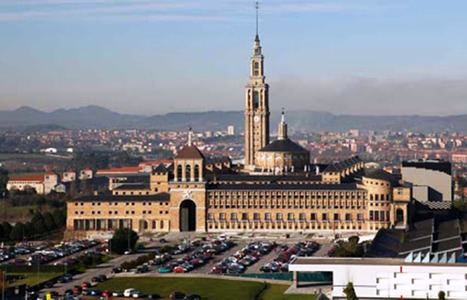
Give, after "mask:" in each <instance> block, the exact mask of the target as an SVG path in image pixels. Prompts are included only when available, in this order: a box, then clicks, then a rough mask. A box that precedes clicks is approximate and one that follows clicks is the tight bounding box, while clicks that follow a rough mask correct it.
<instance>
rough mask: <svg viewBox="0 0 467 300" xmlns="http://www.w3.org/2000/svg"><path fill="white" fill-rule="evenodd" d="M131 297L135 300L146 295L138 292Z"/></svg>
mask: <svg viewBox="0 0 467 300" xmlns="http://www.w3.org/2000/svg"><path fill="white" fill-rule="evenodd" d="M131 297H133V298H143V297H144V294H143V293H142V292H140V291H136V292H134V293H133V294H132V295H131Z"/></svg>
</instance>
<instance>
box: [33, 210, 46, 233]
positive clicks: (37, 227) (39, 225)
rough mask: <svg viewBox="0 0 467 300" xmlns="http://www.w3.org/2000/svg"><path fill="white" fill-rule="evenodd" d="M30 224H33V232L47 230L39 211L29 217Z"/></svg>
mask: <svg viewBox="0 0 467 300" xmlns="http://www.w3.org/2000/svg"><path fill="white" fill-rule="evenodd" d="M31 223H32V225H34V234H35V235H40V234H43V233H45V232H47V226H46V225H45V221H44V216H42V214H41V213H36V214H34V216H33V217H32V219H31Z"/></svg>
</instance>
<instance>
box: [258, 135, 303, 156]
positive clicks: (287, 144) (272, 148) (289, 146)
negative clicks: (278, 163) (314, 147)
mask: <svg viewBox="0 0 467 300" xmlns="http://www.w3.org/2000/svg"><path fill="white" fill-rule="evenodd" d="M259 151H260V152H291V153H308V150H306V149H304V148H303V147H302V146H300V145H298V144H297V143H295V142H293V141H292V140H290V139H289V138H286V139H282V140H281V139H279V140H275V141H274V142H272V143H270V144H268V145H266V146H265V147H263V148H262V149H261V150H259Z"/></svg>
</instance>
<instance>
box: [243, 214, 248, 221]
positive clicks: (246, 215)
mask: <svg viewBox="0 0 467 300" xmlns="http://www.w3.org/2000/svg"><path fill="white" fill-rule="evenodd" d="M242 220H243V221H247V220H248V213H242Z"/></svg>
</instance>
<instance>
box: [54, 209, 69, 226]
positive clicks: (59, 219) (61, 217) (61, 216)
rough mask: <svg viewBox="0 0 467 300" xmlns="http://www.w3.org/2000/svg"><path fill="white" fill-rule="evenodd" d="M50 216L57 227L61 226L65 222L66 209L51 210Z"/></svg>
mask: <svg viewBox="0 0 467 300" xmlns="http://www.w3.org/2000/svg"><path fill="white" fill-rule="evenodd" d="M52 217H53V219H54V222H55V224H56V225H57V227H59V228H60V227H63V226H64V225H65V223H66V210H65V209H56V210H54V211H53V212H52Z"/></svg>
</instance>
